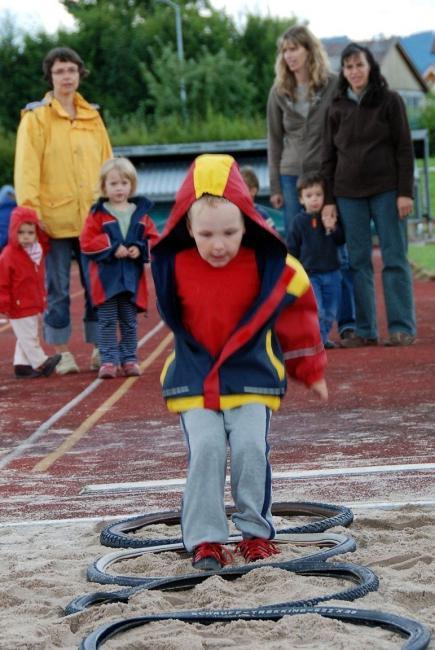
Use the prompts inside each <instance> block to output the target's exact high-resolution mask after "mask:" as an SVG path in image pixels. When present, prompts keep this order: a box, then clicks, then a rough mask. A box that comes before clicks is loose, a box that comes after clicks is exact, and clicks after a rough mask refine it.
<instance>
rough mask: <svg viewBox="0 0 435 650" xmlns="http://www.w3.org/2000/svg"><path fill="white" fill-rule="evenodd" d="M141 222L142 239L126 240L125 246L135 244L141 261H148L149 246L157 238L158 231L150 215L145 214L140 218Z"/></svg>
mask: <svg viewBox="0 0 435 650" xmlns="http://www.w3.org/2000/svg"><path fill="white" fill-rule="evenodd" d="M141 223H142V225H143V227H144V228H143V235H142V239H140V240H135V241H131V240H128V241H127V242H126V246H137V247H138V248H139V250H140V252H141V259H142V261H143V262H149V250H150V247H151V246H153V245H154V244H155V242H156V241H157V240H158V238H159V232H158V230H157V228H156V226H155V224H154V221H153V220H152V219H151V217H150V216H148V215H147V214H145V215H144V216H143V217H142V218H141Z"/></svg>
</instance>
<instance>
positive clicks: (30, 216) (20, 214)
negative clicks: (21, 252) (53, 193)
mask: <svg viewBox="0 0 435 650" xmlns="http://www.w3.org/2000/svg"><path fill="white" fill-rule="evenodd" d="M23 223H34V224H35V226H36V234H37V237H38V241H39V243H40V244H41V245H42V246H43V248H46V246H47V242H48V238H47V235H46V234H45V232H44V231H43V230H42V228H41V222H40V221H39V218H38V215H37V214H36V212H35V210H32V208H27V207H25V206H18V207H16V208H14V209H13V210H12V212H11V220H10V222H9V240H8V241H9V244H12V246H17V247H18V246H19V243H18V230H19V229H20V226H21V225H22V224H23Z"/></svg>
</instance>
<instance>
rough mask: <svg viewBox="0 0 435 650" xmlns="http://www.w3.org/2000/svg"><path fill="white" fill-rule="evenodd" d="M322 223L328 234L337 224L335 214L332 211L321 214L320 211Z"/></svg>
mask: <svg viewBox="0 0 435 650" xmlns="http://www.w3.org/2000/svg"><path fill="white" fill-rule="evenodd" d="M321 219H322V223H323V225H324V227H325V230H326V232H327V233H328V234H329V233H330V232H332V231H333V230H335V227H336V225H337V216H336V215H335V214H332V213H325V214H323V212H322V216H321Z"/></svg>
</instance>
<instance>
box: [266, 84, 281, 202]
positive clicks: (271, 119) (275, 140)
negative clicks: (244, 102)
mask: <svg viewBox="0 0 435 650" xmlns="http://www.w3.org/2000/svg"><path fill="white" fill-rule="evenodd" d="M283 146H284V128H283V114H282V110H281V107H280V106H279V104H278V101H277V99H276V90H275V87H274V86H273V87H272V89H271V91H270V93H269V99H268V101H267V159H268V160H267V162H268V167H269V176H270V193H271V194H280V193H281V183H280V180H279V168H280V164H281V156H282V150H283Z"/></svg>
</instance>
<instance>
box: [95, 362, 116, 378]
mask: <svg viewBox="0 0 435 650" xmlns="http://www.w3.org/2000/svg"><path fill="white" fill-rule="evenodd" d="M117 374H118V368H117V366H115V364H114V363H103V364H102V365H101V367H100V369H99V371H98V378H99V379H115V377H116V376H117Z"/></svg>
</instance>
